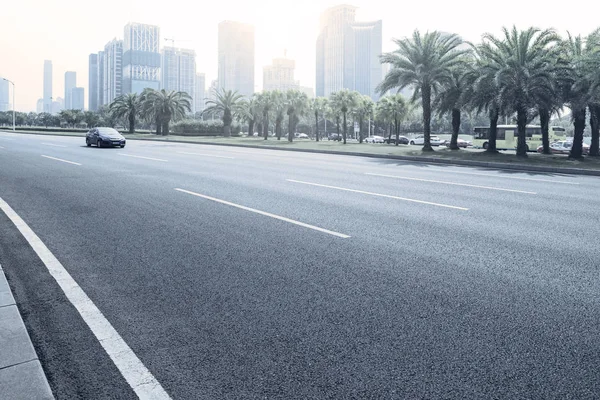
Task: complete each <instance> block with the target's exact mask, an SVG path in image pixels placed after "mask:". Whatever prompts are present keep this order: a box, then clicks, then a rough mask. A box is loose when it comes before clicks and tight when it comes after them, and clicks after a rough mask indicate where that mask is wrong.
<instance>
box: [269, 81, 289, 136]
mask: <svg viewBox="0 0 600 400" xmlns="http://www.w3.org/2000/svg"><path fill="white" fill-rule="evenodd" d="M271 99H272V100H273V106H272V108H273V112H274V113H275V134H276V135H277V140H281V131H282V129H281V125H282V124H283V120H284V118H285V115H286V113H287V105H286V98H285V93H283V92H280V91H279V90H273V91H272V92H271Z"/></svg>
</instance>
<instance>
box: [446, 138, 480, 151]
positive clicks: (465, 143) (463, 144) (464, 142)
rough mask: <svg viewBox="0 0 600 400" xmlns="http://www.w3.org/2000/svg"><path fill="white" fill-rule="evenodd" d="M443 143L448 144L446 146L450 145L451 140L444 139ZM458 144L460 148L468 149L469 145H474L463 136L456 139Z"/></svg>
mask: <svg viewBox="0 0 600 400" xmlns="http://www.w3.org/2000/svg"><path fill="white" fill-rule="evenodd" d="M441 144H444V145H446V147H450V140H444V141H443V142H442V143H441ZM456 144H457V145H458V147H459V148H463V149H466V148H467V147H469V146H472V145H473V144H472V143H471V142H469V141H467V140H463V139H461V138H458V139H457V140H456Z"/></svg>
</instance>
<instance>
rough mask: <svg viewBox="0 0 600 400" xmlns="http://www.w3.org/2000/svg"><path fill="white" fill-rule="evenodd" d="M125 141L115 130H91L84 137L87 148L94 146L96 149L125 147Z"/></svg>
mask: <svg viewBox="0 0 600 400" xmlns="http://www.w3.org/2000/svg"><path fill="white" fill-rule="evenodd" d="M126 143H127V141H126V140H125V138H124V137H123V135H121V134H120V133H119V132H118V131H117V130H116V129H113V128H92V129H90V130H89V131H88V133H87V134H86V135H85V144H87V146H88V147H90V146H91V145H93V144H95V145H96V146H98V147H104V146H106V147H121V148H123V147H125V144H126Z"/></svg>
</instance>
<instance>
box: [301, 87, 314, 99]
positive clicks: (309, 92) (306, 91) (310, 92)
mask: <svg viewBox="0 0 600 400" xmlns="http://www.w3.org/2000/svg"><path fill="white" fill-rule="evenodd" d="M298 89H299V90H300V91H301V92H302V93H304V94H306V96H307V97H308V98H309V99H312V98H314V97H315V90H314V89H313V88H311V87H309V86H300V87H299V88H298Z"/></svg>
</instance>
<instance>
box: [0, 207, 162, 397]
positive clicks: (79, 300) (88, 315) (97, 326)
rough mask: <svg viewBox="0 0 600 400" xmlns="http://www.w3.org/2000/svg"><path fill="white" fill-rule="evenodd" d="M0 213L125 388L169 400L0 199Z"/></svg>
mask: <svg viewBox="0 0 600 400" xmlns="http://www.w3.org/2000/svg"><path fill="white" fill-rule="evenodd" d="M0 209H2V211H4V213H5V214H6V215H7V216H8V218H9V219H10V220H11V221H12V222H13V224H15V226H16V227H17V229H18V230H19V231H20V232H21V234H22V235H23V237H24V238H25V239H26V240H27V242H28V243H29V245H30V246H31V247H32V248H33V250H34V251H35V252H36V254H37V255H38V257H39V258H40V259H41V260H42V262H43V263H44V265H45V266H46V268H48V272H50V275H52V277H53V278H54V279H55V280H56V282H57V283H58V285H59V286H60V288H61V289H62V290H63V292H64V293H65V295H66V296H67V298H68V299H69V301H70V302H71V304H73V306H75V308H76V309H77V311H78V312H79V314H80V315H81V317H82V318H83V320H84V321H85V323H86V324H87V326H88V327H89V328H90V330H91V331H92V333H93V334H94V336H96V338H97V339H98V341H99V342H100V345H101V346H102V348H104V350H105V351H106V353H107V354H108V356H109V357H110V358H111V360H112V361H113V363H114V364H115V365H116V367H117V368H118V369H119V371H120V372H121V375H123V377H124V378H125V380H126V381H127V383H128V384H129V386H131V388H132V389H133V391H134V392H135V393H136V394H137V396H138V397H139V398H140V399H165V400H166V399H170V397H169V395H168V394H167V392H166V391H165V390H164V389H163V387H162V386H161V385H160V383H159V382H158V381H157V380H156V378H154V376H153V375H152V373H151V372H150V371H149V370H148V369H147V368H146V366H145V365H144V364H143V363H142V362H141V361H140V359H139V358H138V357H137V356H136V355H135V353H134V352H133V350H131V348H130V347H129V345H127V343H125V341H124V340H123V338H122V337H121V336H120V335H119V333H118V332H117V331H116V329H115V328H114V327H113V326H112V325H111V324H110V322H109V321H108V320H107V319H106V317H105V316H104V315H103V314H102V312H101V311H100V310H99V309H98V307H96V305H95V304H94V303H93V302H92V300H90V298H89V297H88V296H87V294H86V293H85V292H84V291H83V289H82V288H81V287H80V286H79V285H78V284H77V282H75V280H74V279H73V277H72V276H71V275H70V274H69V272H68V271H67V270H66V269H65V267H64V266H63V265H62V264H61V263H60V261H58V259H57V258H56V257H55V256H54V254H52V252H51V251H50V250H49V249H48V247H46V245H45V244H44V242H42V240H41V239H40V238H39V237H38V236H37V235H36V234H35V232H33V230H31V228H30V227H29V226H28V225H27V223H26V222H25V221H23V219H22V218H21V217H20V216H19V215H18V214H17V213H16V212H15V211H14V210H13V209H12V208H11V207H10V206H9V205H8V204H7V203H6V202H5V201H4V200H3V199H2V198H0Z"/></svg>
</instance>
